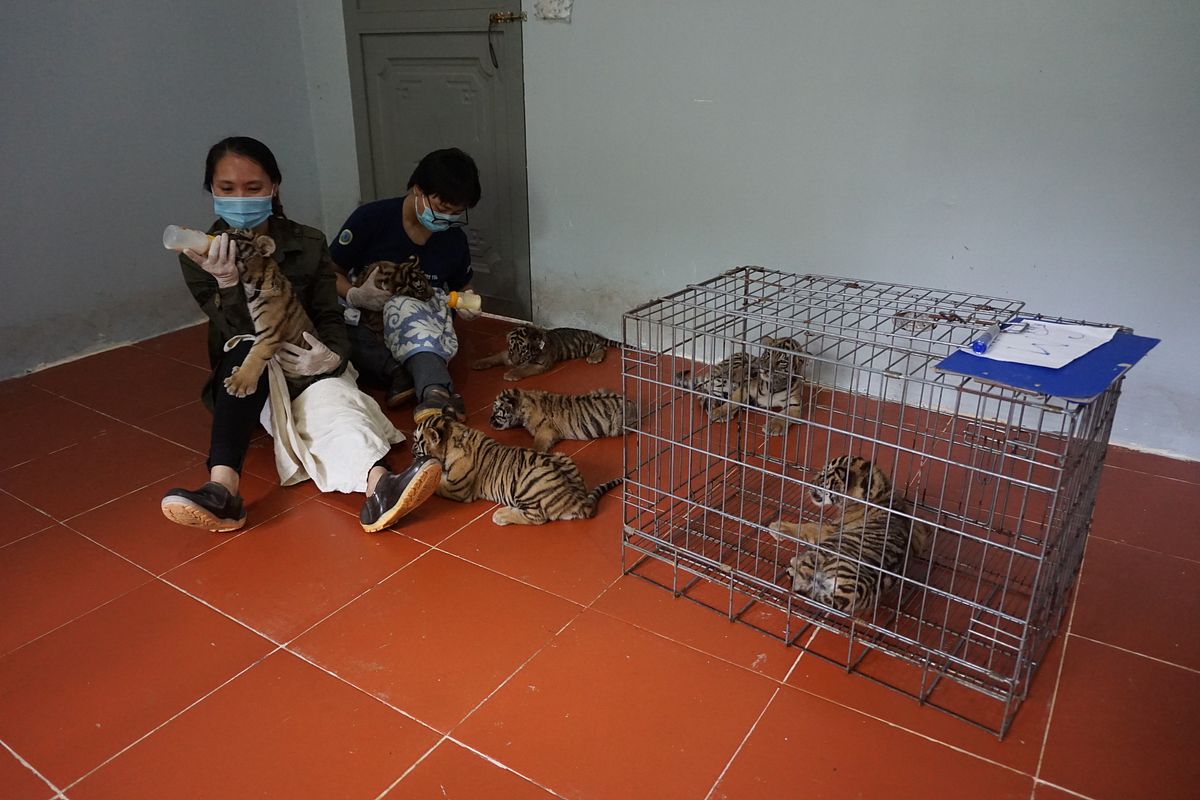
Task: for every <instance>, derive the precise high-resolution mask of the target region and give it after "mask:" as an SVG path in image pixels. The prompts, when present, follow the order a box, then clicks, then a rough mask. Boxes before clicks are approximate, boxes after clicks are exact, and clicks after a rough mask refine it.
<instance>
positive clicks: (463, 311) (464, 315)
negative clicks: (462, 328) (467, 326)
mask: <svg viewBox="0 0 1200 800" xmlns="http://www.w3.org/2000/svg"><path fill="white" fill-rule="evenodd" d="M454 313H456V314H458V318H459V319H461V320H466V321H467V322H470V321H471V320H473V319H479V317H480V316H481V315H482V314H483V312H482V311H472V310H471V309H469V308H463V307H462V306H459V307H458V308H456V309H454Z"/></svg>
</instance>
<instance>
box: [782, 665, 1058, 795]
mask: <svg viewBox="0 0 1200 800" xmlns="http://www.w3.org/2000/svg"><path fill="white" fill-rule="evenodd" d="M785 685H786V686H787V687H788V688H790V689H793V690H794V691H797V692H803V693H804V694H806V695H808V696H810V697H813V698H815V699H817V700H821V701H824V702H826V703H829V704H831V705H835V706H838V707H839V708H844V709H846V710H847V711H850V712H852V713H854V714H857V715H859V716H860V717H866V718H867V719H873V720H875V721H876V722H882V723H883V724H884V725H887V726H888V727H889V728H895V729H896V730H900V731H904V732H905V733H911V734H912V735H913V736H916V737H917V738H919V739H924V740H925V741H927V742H932V743H933V744H937V745H941V746H942V747H945V748H946V749H948V750H953V751H954V752H956V753H961V754H962V755H965V756H970V757H971V758H973V759H975V760H977V761H982V762H984V763H986V764H991V765H993V766H996V767H1000V768H1002V769H1005V770H1007V771H1009V772H1014V773H1016V774H1017V775H1023V776H1025V777H1026V778H1033V777H1034V776H1033V775H1032V774H1030V773H1028V772H1026V771H1024V770H1022V769H1018V768H1017V767H1013V766H1010V765H1008V764H1004V763H1002V762H1000V761H996V760H995V759H991V758H988V757H987V756H983V755H980V754H979V753H974V752H972V751H970V750H967V749H966V748H964V747H961V746H959V745H956V744H951V743H950V742H946V741H943V740H941V739H938V738H937V737H935V736H930V735H929V734H927V733H921V732H920V731H917V730H913V729H912V728H906V727H905V726H903V725H901V724H900V723H898V722H893V721H892V720H889V719H884V718H883V717H878V716H875V715H874V714H871V713H869V712H866V711H863V710H862V709H859V708H855V707H853V706H848V705H846V704H845V703H843V702H841V701H839V700H834V699H833V698H831V697H826V696H825V695H822V694H817V693H816V692H814V691H812V690H811V689H805V688H804V687H802V686H795V685H793V684H790V683H789V684H785ZM939 713H940V712H939Z"/></svg>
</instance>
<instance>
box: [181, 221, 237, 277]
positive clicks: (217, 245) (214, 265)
mask: <svg viewBox="0 0 1200 800" xmlns="http://www.w3.org/2000/svg"><path fill="white" fill-rule="evenodd" d="M183 254H184V255H185V256H187V257H188V258H190V259H191V260H192V261H194V262H196V265H197V266H199V267H200V269H202V270H204V271H205V272H207V273H208V274H209V275H212V276H213V277H214V278H216V279H217V286H219V287H220V288H222V289H228V288H230V287H231V286H237V285H238V281H239V277H238V269H237V260H236V258H237V248H236V247H234V246H233V243H232V242H230V241H229V234H227V233H222V234H221V235H220V236H216V237H214V238H213V240H212V241H211V242H209V243H208V253H207V254H204V253H197V252H196V251H195V250H184V251H183Z"/></svg>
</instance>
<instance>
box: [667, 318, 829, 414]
mask: <svg viewBox="0 0 1200 800" xmlns="http://www.w3.org/2000/svg"><path fill="white" fill-rule="evenodd" d="M759 343H760V344H761V345H762V347H763V351H762V353H760V354H759V355H757V356H751V355H750V354H749V353H747V352H745V351H742V352H738V353H734V354H733V355H732V356H730V357H729V358H726V359H722V360H721V361H718V362H717V363H716V364H714V365H713V366H712V368H711V369H709V370H708V371H707V372H705V373H703V374H702V375H699V376H698V375H696V373H694V372H693V371H692V370H683V371H682V372H678V373H676V374H675V381H674V383H675V385H676V386H681V387H683V388H685V389H695V390H696V391H698V392H700V393H702V396H701V398H700V406H701V408H703V409H704V410H705V411H706V412H707V413H708V418H709V419H710V420H712V421H713V422H722V421H724V420H726V419H729V418H730V417H732V416H733V415H734V414H736V413H737V412H738V411H739V410H740V409H741V408H742V407H743V406H745V405H750V406H753V407H755V408H761V409H764V410H766V411H774V412H777V414H779V415H782V416H777V415H776V414H771V415H769V418H768V420H767V425H766V432H767V433H768V434H769V435H771V436H778V435H779V434H781V433H783V431H784V429H785V428H786V426H787V422H786V421H785V419H784V417H787V418H792V419H798V418H799V417H800V411H801V394H802V392H803V389H804V381H803V370H804V363H805V360H806V359H805V358H804V350H803V348H801V347H800V344H799V343H798V342H797V341H796V340H795V339H793V338H791V337H787V336H781V337H775V336H764V337H763V338H762V339H761V340H759Z"/></svg>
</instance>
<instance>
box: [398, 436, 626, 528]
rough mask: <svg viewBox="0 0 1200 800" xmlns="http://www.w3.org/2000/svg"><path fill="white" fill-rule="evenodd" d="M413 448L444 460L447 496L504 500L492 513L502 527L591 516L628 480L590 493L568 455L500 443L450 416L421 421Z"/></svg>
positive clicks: (416, 454) (616, 480)
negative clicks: (608, 494) (603, 499)
mask: <svg viewBox="0 0 1200 800" xmlns="http://www.w3.org/2000/svg"><path fill="white" fill-rule="evenodd" d="M412 452H413V457H414V458H420V457H423V456H429V457H431V458H433V459H436V460H437V461H438V462H439V463H441V465H442V477H441V482H440V483H439V485H438V489H437V493H438V494H439V495H441V496H442V497H445V498H447V499H448V500H457V501H459V502H462V503H469V502H471V501H472V500H478V499H480V498H483V499H485V500H491V501H492V502H493V503H501V504H503V507H501V508H498V509H496V511H495V512H494V513H493V514H492V522H494V523H496V524H497V525H541V524H543V523H546V522H552V521H554V520H560V519H590V518H591V517H593V516H595V514H596V503H597V502H598V501H599V500H600V497H601V496H602V495H603V494H604V493H605V492H607V491H608V490H609V489H612V488H613V487H615V486H618V485H620V484H621V483H622V481H623V480H624V479H623V478H613V479H612V480H610V481H608V482H607V483H602V484H600V485H599V486H597V487H596V488H595V489H592V490H591V491H590V492H589V491H588V488H587V484H585V483H584V482H583V476H582V475H580V474H579V468H578V467H577V466H575V462H574V461H572V460H571V459H569V458H567V457H566V456H565V455H563V454H561V453H539V452H538V451H536V450H531V449H529V448H527V447H509V446H507V445H503V444H500V442H497V441H496V440H495V439H492V438H489V437H488V436H486V435H484V434H483V433H482V432H481V431H477V430H475V429H474V428H471V427H468V426H467V425H464V424H462V423H461V422H458V421H457V420H455V419H454V418H453V417H451V416H448V415H445V414H443V415H441V416H435V417H431V418H429V419H426V420H425V421H423V422H421V423H420V424H418V425H417V429H416V430H415V431H414V432H413V443H412Z"/></svg>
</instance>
